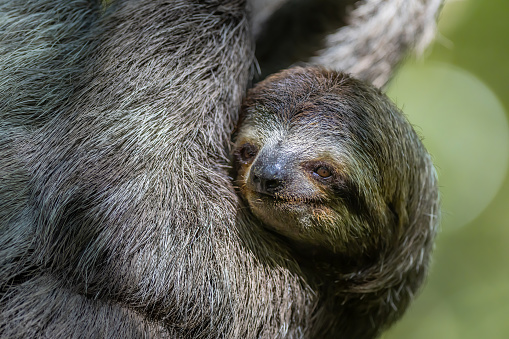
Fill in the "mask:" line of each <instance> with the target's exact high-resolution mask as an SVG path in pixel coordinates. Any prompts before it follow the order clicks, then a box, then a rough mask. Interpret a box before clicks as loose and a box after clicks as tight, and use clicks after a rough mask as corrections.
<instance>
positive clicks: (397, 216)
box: [234, 67, 438, 256]
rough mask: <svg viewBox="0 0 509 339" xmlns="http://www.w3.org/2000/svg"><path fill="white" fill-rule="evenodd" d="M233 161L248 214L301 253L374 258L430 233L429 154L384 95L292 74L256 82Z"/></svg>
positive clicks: (306, 72)
mask: <svg viewBox="0 0 509 339" xmlns="http://www.w3.org/2000/svg"><path fill="white" fill-rule="evenodd" d="M234 155H235V168H236V184H237V186H238V187H239V190H240V194H241V196H242V197H243V199H244V200H245V201H246V202H247V204H248V205H249V208H250V209H251V211H252V213H253V214H254V215H255V216H256V217H257V218H258V219H260V220H261V221H262V222H263V224H264V225H265V227H267V228H268V229H269V230H271V231H274V232H276V233H278V234H280V235H282V236H284V237H286V238H287V239H288V240H290V241H291V242H292V243H295V244H297V245H306V246H319V247H321V248H326V249H328V250H331V251H332V252H334V253H342V254H349V255H352V256H356V255H360V254H363V255H366V254H367V255H370V253H378V252H380V251H383V249H384V248H389V247H391V246H394V245H395V243H402V242H403V241H404V240H405V239H406V238H408V240H409V241H410V240H412V239H414V238H415V237H419V236H421V238H422V234H424V233H426V234H434V230H435V226H436V219H437V218H436V214H437V201H438V193H437V186H436V180H435V171H434V168H433V166H432V164H431V161H430V157H429V155H428V153H427V152H426V150H425V149H424V147H423V146H422V144H421V141H420V139H419V137H418V136H417V135H416V133H415V132H414V130H413V129H412V127H411V126H410V124H409V123H408V121H407V120H406V119H405V117H404V116H403V115H402V113H401V112H400V111H399V110H398V108H397V107H396V106H395V105H394V104H393V103H392V102H391V101H390V100H389V99H388V98H387V97H386V96H385V95H384V94H382V93H381V92H380V91H379V90H378V89H375V88H373V87H371V86H369V85H366V84H364V83H362V82H360V81H358V80H356V79H353V78H351V77H349V76H348V75H345V74H342V73H338V72H333V71H328V70H324V69H321V68H314V67H313V68H311V67H308V68H301V67H298V68H292V69H289V70H285V71H283V72H281V73H278V74H275V75H273V76H271V77H269V78H267V79H266V80H264V81H262V82H261V83H259V84H258V85H257V86H255V87H254V88H253V89H252V90H250V92H249V93H248V95H247V98H246V100H245V102H244V105H243V111H242V114H241V121H240V123H239V126H238V130H237V133H236V136H235V148H234ZM423 229H424V230H425V231H423ZM419 233H420V235H419ZM430 237H431V236H430ZM410 238H411V239H410ZM425 242H429V241H428V240H426V241H425ZM410 243H411V241H410V242H409V244H410Z"/></svg>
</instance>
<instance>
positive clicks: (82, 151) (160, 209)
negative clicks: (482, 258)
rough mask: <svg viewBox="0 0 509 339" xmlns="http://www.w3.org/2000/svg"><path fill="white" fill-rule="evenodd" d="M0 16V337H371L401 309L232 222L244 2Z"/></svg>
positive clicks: (30, 6) (245, 34) (245, 49)
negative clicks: (231, 153) (231, 170)
mask: <svg viewBox="0 0 509 339" xmlns="http://www.w3.org/2000/svg"><path fill="white" fill-rule="evenodd" d="M0 6H1V13H2V20H1V21H0V23H1V25H2V27H1V28H2V30H1V34H2V45H1V46H0V52H1V55H2V64H1V66H2V68H1V72H2V75H3V82H2V84H1V86H2V91H1V94H0V95H1V96H2V97H1V106H0V107H1V113H0V114H1V118H2V122H1V127H2V131H1V134H0V147H1V149H2V156H1V157H0V225H1V229H0V267H1V271H0V293H1V295H0V298H1V303H0V336H1V337H31V338H36V337H51V338H54V337H62V338H63V337H65V338H73V337H119V338H120V337H122V338H137V337H162V338H164V337H171V338H173V337H187V338H200V337H201V338H218V337H230V338H237V337H248V338H258V337H259V338H265V337H267V338H268V337H292V338H298V337H324V336H326V335H329V336H331V337H337V336H338V335H341V334H343V336H344V337H346V338H349V337H355V338H363V337H365V338H371V337H373V336H375V335H376V334H377V333H378V332H379V330H380V329H381V328H382V327H384V326H385V325H386V324H388V323H390V322H391V321H392V320H393V319H394V318H396V316H395V315H399V314H400V310H403V309H404V305H405V303H402V308H401V309H400V310H398V311H397V312H393V311H392V304H393V303H395V304H396V308H397V306H398V303H397V302H396V301H395V300H397V299H395V298H394V297H393V296H392V295H391V293H394V292H391V291H393V289H394V287H395V286H404V285H398V284H394V283H393V282H391V283H390V284H388V285H383V286H377V287H376V291H373V290H365V291H363V290H362V288H360V289H359V290H358V291H356V292H354V293H353V294H352V293H350V292H348V291H347V290H345V291H346V293H345V294H342V293H341V290H340V289H338V287H340V286H338V285H335V284H328V283H329V282H330V281H329V279H328V278H326V277H330V275H329V274H327V273H325V272H323V271H316V272H313V270H309V267H307V266H306V265H303V266H302V267H303V269H304V271H305V272H302V270H301V266H300V265H299V261H298V258H296V256H295V255H294V254H292V253H294V252H293V251H294V250H293V249H292V248H291V245H287V244H285V243H284V242H281V241H279V238H278V236H275V235H272V234H271V233H270V232H266V231H264V229H263V227H261V226H260V225H259V223H258V222H256V221H253V220H252V219H251V217H250V216H249V215H248V214H244V212H245V211H244V210H242V209H240V206H239V203H238V201H237V197H236V195H235V194H234V192H233V189H232V186H231V183H230V181H229V179H228V177H227V175H226V171H225V169H224V165H225V163H226V158H227V155H226V151H225V149H226V145H227V143H228V140H229V134H230V131H231V129H232V127H233V122H234V121H235V120H236V115H237V110H238V107H239V105H240V100H241V97H242V94H243V93H244V90H245V88H246V86H247V81H248V74H249V68H250V67H251V62H252V42H251V36H250V33H249V25H248V21H247V20H246V12H245V9H244V3H243V1H196V2H195V1H184V0H176V1H171V2H164V1H155V2H147V3H145V2H140V1H125V2H118V3H117V2H114V3H113V4H111V5H110V6H109V8H107V9H103V8H100V6H99V4H98V3H96V2H94V1H85V0H83V1H73V2H62V3H60V2H55V1H45V2H41V1H32V2H31V1H4V2H2V3H0ZM25 34H28V35H25ZM239 211H240V212H239ZM407 259H409V260H410V259H412V257H407ZM402 265H403V266H404V267H407V266H409V267H410V269H412V268H413V267H414V266H412V265H411V263H409V262H407V261H404V262H403V263H402ZM405 265H407V266H405ZM315 275H316V277H315ZM354 280H355V279H354ZM354 280H353V281H354ZM324 283H327V285H323V284H324ZM374 292H376V293H374ZM363 295H374V296H375V297H374V298H371V299H370V303H366V304H365V305H366V307H364V306H361V307H360V308H356V307H357V306H359V304H358V303H357V302H355V301H358V300H359V299H361V298H364V297H363ZM338 296H339V299H338ZM384 298H385V299H384ZM403 299H404V300H405V301H407V300H408V297H405V298H401V300H403ZM326 300H332V304H331V302H325V301H326ZM340 300H343V301H345V302H346V304H345V305H349V308H345V309H343V310H341V306H340V305H339V304H337V303H338V302H340ZM349 300H354V302H349ZM398 300H399V299H398ZM347 301H348V302H347ZM354 306H355V307H354ZM373 307H374V308H373ZM331 310H332V311H333V312H330V311H331Z"/></svg>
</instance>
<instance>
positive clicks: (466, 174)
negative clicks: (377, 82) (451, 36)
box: [388, 62, 509, 231]
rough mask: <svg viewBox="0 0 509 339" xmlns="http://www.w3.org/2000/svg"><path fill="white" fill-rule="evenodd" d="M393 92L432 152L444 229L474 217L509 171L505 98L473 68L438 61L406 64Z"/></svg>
mask: <svg viewBox="0 0 509 339" xmlns="http://www.w3.org/2000/svg"><path fill="white" fill-rule="evenodd" d="M388 95H389V96H390V97H391V98H392V99H393V100H394V101H395V102H396V103H397V104H398V106H399V107H401V108H402V109H403V111H404V112H405V114H406V115H407V116H408V119H409V120H410V122H411V123H412V124H413V125H414V126H415V129H416V130H417V132H418V133H419V134H420V135H421V136H422V137H423V138H424V140H423V142H424V144H425V145H426V147H427V149H428V151H429V152H430V153H431V154H432V156H433V159H434V162H435V166H436V167H437V171H438V176H439V184H440V190H441V194H442V227H443V229H444V231H447V229H451V228H452V227H458V226H462V225H465V224H467V223H468V222H470V221H472V220H473V219H474V218H475V217H477V216H478V215H479V214H480V213H481V212H482V211H483V210H484V209H485V208H486V206H487V205H488V204H489V203H490V201H491V200H492V199H493V197H494V196H495V194H496V193H497V191H498V189H499V188H500V186H501V184H502V182H503V180H504V178H505V175H506V173H507V167H508V163H509V127H508V123H507V119H506V116H505V112H504V109H503V107H502V105H501V103H500V102H499V100H498V99H497V98H496V96H495V95H494V94H493V93H492V91H491V90H490V89H489V88H488V87H487V86H485V85H484V84H483V83H482V82H481V81H480V80H479V79H477V78H476V77H475V76H473V75H472V74H471V73H469V72H467V71H465V70H463V69H460V68H458V67H456V66H452V65H449V64H445V63H436V62H435V63H433V62H429V63H426V64H425V65H418V64H416V63H407V64H405V66H404V67H403V68H402V69H401V70H400V72H398V75H397V76H396V77H395V78H394V79H393V81H392V82H391V84H390V87H389V90H388Z"/></svg>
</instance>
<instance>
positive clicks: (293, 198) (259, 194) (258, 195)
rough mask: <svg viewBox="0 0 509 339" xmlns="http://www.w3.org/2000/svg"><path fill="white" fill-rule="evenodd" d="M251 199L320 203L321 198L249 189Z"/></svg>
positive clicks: (284, 203) (275, 201) (287, 202)
mask: <svg viewBox="0 0 509 339" xmlns="http://www.w3.org/2000/svg"><path fill="white" fill-rule="evenodd" d="M251 193H252V194H251V196H252V199H250V200H253V201H255V202H261V203H272V204H275V205H281V204H283V205H310V206H316V205H322V204H323V199H319V198H317V197H302V196H292V195H285V194H278V193H275V194H267V193H264V192H257V191H251Z"/></svg>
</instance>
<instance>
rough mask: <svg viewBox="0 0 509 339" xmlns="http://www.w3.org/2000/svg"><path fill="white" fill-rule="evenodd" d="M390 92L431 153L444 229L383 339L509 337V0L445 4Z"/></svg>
mask: <svg viewBox="0 0 509 339" xmlns="http://www.w3.org/2000/svg"><path fill="white" fill-rule="evenodd" d="M388 94H389V96H390V97H391V98H392V99H393V100H394V101H395V102H396V103H397V104H398V106H400V107H402V108H403V110H404V112H405V113H406V114H407V115H408V118H409V120H410V121H411V122H412V123H413V124H414V125H415V128H416V130H417V131H418V133H420V134H421V136H422V137H423V138H424V143H425V144H426V146H427V147H428V150H429V151H430V153H431V154H432V155H433V158H434V160H435V164H436V167H437V171H438V175H439V182H440V187H441V194H442V223H441V232H440V234H439V236H438V239H437V244H436V250H435V253H434V257H433V264H432V266H431V274H430V276H429V279H428V282H427V284H426V286H425V287H424V289H423V290H422V292H421V294H420V295H419V297H418V298H417V300H416V301H415V302H414V304H413V305H412V306H411V307H410V309H409V311H408V312H407V313H406V315H405V316H404V317H403V319H402V320H401V321H399V322H398V323H397V324H396V325H395V326H394V327H393V328H391V329H390V330H389V331H388V332H387V333H385V334H384V335H383V336H382V338H383V339H403V338H404V339H413V338H415V339H417V338H418V339H421V338H422V339H431V338H433V339H434V338H446V339H456V338H458V339H459V338H461V339H470V338H472V339H474V338H475V339H506V338H509V171H508V163H509V125H508V118H509V0H451V1H447V2H446V4H445V6H444V9H443V11H442V14H441V16H440V18H439V34H438V37H437V39H436V41H435V43H434V44H433V46H431V48H430V49H429V50H428V51H427V52H426V54H425V55H424V57H421V58H417V59H416V58H413V59H412V58H411V59H409V60H408V61H407V62H406V63H405V64H404V65H402V67H401V68H400V69H399V71H398V73H397V74H396V76H395V78H394V79H393V80H392V81H391V83H390V85H389V87H388Z"/></svg>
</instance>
